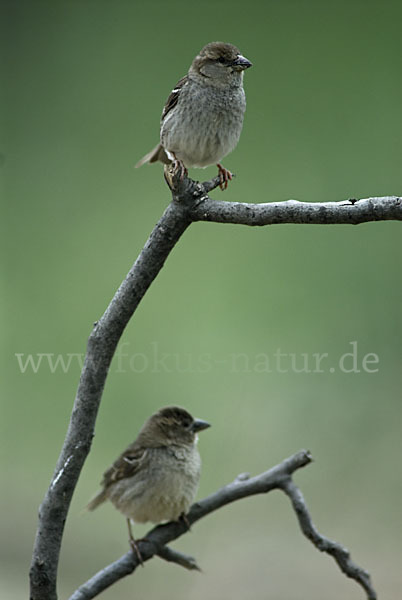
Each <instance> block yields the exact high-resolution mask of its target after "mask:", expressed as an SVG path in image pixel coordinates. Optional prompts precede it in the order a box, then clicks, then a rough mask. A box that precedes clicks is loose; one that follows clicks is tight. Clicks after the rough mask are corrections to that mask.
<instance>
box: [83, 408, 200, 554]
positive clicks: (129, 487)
mask: <svg viewBox="0 0 402 600" xmlns="http://www.w3.org/2000/svg"><path fill="white" fill-rule="evenodd" d="M209 426H210V425H209V423H207V422H206V421H202V420H201V419H194V418H193V417H192V416H191V415H190V414H189V413H188V412H187V411H186V410H184V409H183V408H178V407H177V406H168V407H166V408H161V409H160V410H159V411H158V412H156V413H155V414H153V415H152V416H151V417H150V418H149V419H148V420H147V421H146V422H145V423H144V425H143V426H142V428H141V430H140V432H139V434H138V437H137V439H136V440H135V441H134V442H133V443H132V444H131V445H130V446H128V448H127V449H126V450H125V451H124V452H123V453H122V454H121V455H120V456H119V458H118V459H117V460H116V461H115V462H114V463H113V465H112V466H111V467H110V468H109V469H108V470H107V471H106V472H105V473H104V475H103V480H102V482H101V486H102V489H101V491H100V492H99V493H98V494H97V495H96V496H95V497H94V498H93V499H92V500H91V501H90V502H89V504H88V506H87V508H88V509H89V510H94V509H95V508H96V507H97V506H99V504H101V503H102V502H104V501H105V500H110V501H111V502H112V503H113V504H114V505H115V507H116V508H117V509H118V510H120V512H122V513H123V514H124V515H125V516H126V517H127V523H128V527H129V533H130V543H131V545H132V547H133V549H134V550H135V552H136V553H137V555H138V557H139V559H140V561H141V562H142V559H141V556H140V554H139V551H138V548H137V546H136V543H135V540H134V537H133V535H132V532H131V526H130V519H131V520H133V521H134V522H136V523H146V522H147V521H152V522H153V523H160V522H161V521H176V520H178V519H179V518H180V517H181V516H182V517H183V518H184V519H185V515H186V513H187V512H188V509H189V508H190V506H191V504H192V502H193V500H194V497H195V494H196V492H197V488H198V482H199V479H200V470H201V459H200V455H199V452H198V449H197V438H198V436H197V432H198V431H202V430H203V429H206V428H207V427H209Z"/></svg>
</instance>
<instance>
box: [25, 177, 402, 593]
mask: <svg viewBox="0 0 402 600" xmlns="http://www.w3.org/2000/svg"><path fill="white" fill-rule="evenodd" d="M165 177H166V180H167V182H168V184H169V187H170V188H171V190H172V197H173V201H172V202H171V204H170V205H169V206H168V207H167V209H166V210H165V213H164V214H163V216H162V217H161V219H160V221H159V222H158V223H157V225H156V226H155V228H154V230H153V231H152V233H151V235H150V237H149V239H148V241H147V242H146V244H145V246H144V248H143V249H142V251H141V253H140V255H139V256H138V258H137V260H136V262H135V263H134V265H133V267H132V268H131V269H130V271H129V273H128V275H127V277H126V278H125V280H124V281H123V283H122V284H121V286H120V288H119V289H118V290H117V292H116V294H115V296H114V298H113V299H112V301H111V303H110V304H109V306H108V308H107V309H106V311H105V313H104V315H103V316H102V317H101V319H100V320H99V321H98V322H97V323H95V325H94V328H93V330H92V333H91V335H90V336H89V339H88V346H87V353H86V357H85V362H84V367H83V370H82V373H81V378H80V382H79V386H78V390H77V395H76V399H75V403H74V407H73V411H72V415H71V419H70V423H69V427H68V431H67V434H66V437H65V440H64V444H63V447H62V450H61V453H60V456H59V459H58V462H57V466H56V469H55V472H54V475H53V478H52V481H51V483H50V486H49V489H48V490H47V492H46V495H45V497H44V500H43V502H42V504H41V506H40V510H39V522H38V530H37V534H36V538H35V544H34V550H33V556H32V563H31V570H30V582H31V600H56V599H57V592H56V580H57V568H58V561H59V554H60V547H61V541H62V536H63V531H64V523H65V521H66V518H67V513H68V510H69V506H70V502H71V498H72V495H73V492H74V489H75V486H76V484H77V481H78V477H79V475H80V472H81V469H82V467H83V464H84V461H85V459H86V457H87V455H88V453H89V450H90V447H91V442H92V438H93V435H94V429H95V421H96V416H97V413H98V408H99V404H100V400H101V396H102V392H103V388H104V384H105V380H106V377H107V373H108V369H109V366H110V363H111V361H112V358H113V354H114V352H115V349H116V346H117V344H118V341H119V339H120V337H121V335H122V333H123V331H124V329H125V327H126V325H127V323H128V322H129V320H130V318H131V316H132V315H133V313H134V312H135V310H136V308H137V306H138V304H139V303H140V301H141V300H142V298H143V297H144V294H145V293H146V291H147V289H148V288H149V286H150V285H151V283H152V281H153V280H154V279H155V277H156V276H157V274H158V273H159V271H160V269H161V268H162V266H163V264H164V262H165V260H166V258H167V257H168V255H169V254H170V252H171V250H172V249H173V248H174V246H175V244H176V243H177V242H178V240H179V239H180V237H181V235H182V234H183V233H184V231H185V230H186V229H187V227H188V226H189V225H190V223H191V222H192V221H215V222H220V223H239V224H245V225H266V224H273V223H332V224H336V223H354V224H357V223H362V222H365V221H376V220H387V219H396V220H402V206H401V204H402V201H401V198H399V197H396V196H392V197H386V198H371V199H368V200H360V201H349V202H348V201H347V202H344V203H340V202H338V203H324V204H318V203H299V202H296V201H294V200H289V201H287V202H279V203H272V204H243V203H228V202H218V201H214V200H211V199H210V198H209V197H208V193H209V192H210V191H211V190H212V189H214V188H215V187H216V186H217V185H218V184H219V178H217V177H216V178H214V179H212V180H211V181H208V182H205V183H203V184H201V183H198V182H195V181H192V180H191V179H188V178H187V177H184V178H183V179H180V177H178V176H177V174H176V173H174V172H172V171H171V170H170V169H169V168H166V169H165Z"/></svg>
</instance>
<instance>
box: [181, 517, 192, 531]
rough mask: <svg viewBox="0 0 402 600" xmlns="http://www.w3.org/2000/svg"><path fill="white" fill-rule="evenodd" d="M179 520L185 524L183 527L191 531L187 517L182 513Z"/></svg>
mask: <svg viewBox="0 0 402 600" xmlns="http://www.w3.org/2000/svg"><path fill="white" fill-rule="evenodd" d="M179 519H180V520H181V521H183V523H184V524H185V526H186V527H187V529H188V531H190V530H191V525H190V521H189V520H188V519H187V515H185V514H184V513H182V514H181V515H180V517H179Z"/></svg>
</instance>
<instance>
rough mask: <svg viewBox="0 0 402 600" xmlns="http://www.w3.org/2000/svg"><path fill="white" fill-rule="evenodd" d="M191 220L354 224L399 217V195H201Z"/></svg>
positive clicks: (401, 217)
mask: <svg viewBox="0 0 402 600" xmlns="http://www.w3.org/2000/svg"><path fill="white" fill-rule="evenodd" d="M191 218H192V220H194V221H213V222H215V223H234V224H238V225H252V226H262V225H275V224H279V223H299V224H300V223H303V224H309V225H313V224H314V225H335V224H337V225H342V224H343V225H358V224H359V223H367V222H369V221H389V220H399V221H402V198H401V197H398V196H385V197H384V198H367V199H364V200H358V201H345V200H343V201H341V202H298V201H297V200H287V201H285V202H269V203H267V204H246V203H245V202H217V201H216V200H211V198H208V197H204V198H203V199H202V201H200V202H199V203H197V204H196V205H195V206H194V207H193V208H192V209H191Z"/></svg>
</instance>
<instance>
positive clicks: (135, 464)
mask: <svg viewBox="0 0 402 600" xmlns="http://www.w3.org/2000/svg"><path fill="white" fill-rule="evenodd" d="M147 453H148V452H147V449H146V448H143V447H141V446H140V447H138V446H137V447H136V446H135V445H132V446H129V447H128V448H127V450H125V451H124V452H123V454H121V455H120V456H119V458H118V459H117V460H116V461H115V462H114V463H113V465H112V466H111V467H110V468H109V469H108V470H107V471H105V473H104V475H103V480H102V484H101V485H102V486H103V488H107V487H109V486H110V485H111V484H112V483H115V482H116V481H119V480H120V479H125V478H126V477H132V476H133V475H135V473H136V472H137V470H138V469H139V467H140V465H141V464H142V463H143V461H144V460H145V457H146V455H147Z"/></svg>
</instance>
